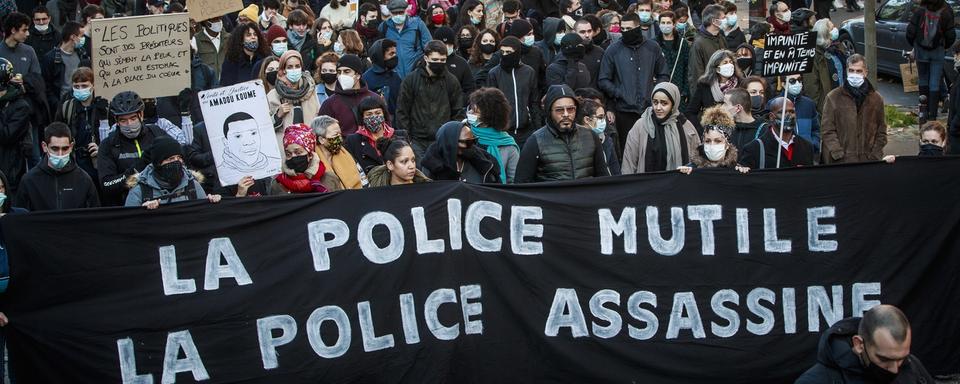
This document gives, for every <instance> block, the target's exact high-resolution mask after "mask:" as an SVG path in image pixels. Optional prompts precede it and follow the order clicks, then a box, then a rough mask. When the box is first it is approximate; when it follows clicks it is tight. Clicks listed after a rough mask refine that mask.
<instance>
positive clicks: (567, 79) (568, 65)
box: [547, 53, 591, 89]
mask: <svg viewBox="0 0 960 384" xmlns="http://www.w3.org/2000/svg"><path fill="white" fill-rule="evenodd" d="M590 78H591V76H590V71H589V70H587V66H586V65H585V64H584V63H583V60H581V61H577V62H573V61H571V60H570V59H568V58H567V57H566V56H565V55H564V54H563V53H560V54H558V55H557V56H556V58H555V59H554V61H553V63H551V64H550V66H549V67H547V86H548V87H549V86H551V85H560V84H566V85H567V86H569V87H570V88H571V89H580V88H590Z"/></svg>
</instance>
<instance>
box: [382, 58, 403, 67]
mask: <svg viewBox="0 0 960 384" xmlns="http://www.w3.org/2000/svg"><path fill="white" fill-rule="evenodd" d="M399 62H400V59H399V58H398V57H397V56H394V57H391V58H389V59H387V60H384V61H383V66H384V67H386V68H387V69H388V70H389V69H394V68H396V67H397V64H398V63H399Z"/></svg>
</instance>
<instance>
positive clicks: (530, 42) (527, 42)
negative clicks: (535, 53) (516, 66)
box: [523, 35, 536, 47]
mask: <svg viewBox="0 0 960 384" xmlns="http://www.w3.org/2000/svg"><path fill="white" fill-rule="evenodd" d="M535 42H536V39H534V37H533V35H526V36H524V37H523V45H526V46H528V47H532V46H533V43H535Z"/></svg>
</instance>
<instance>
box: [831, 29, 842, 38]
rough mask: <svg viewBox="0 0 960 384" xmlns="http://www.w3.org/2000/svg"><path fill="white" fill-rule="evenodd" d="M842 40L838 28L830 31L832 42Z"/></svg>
mask: <svg viewBox="0 0 960 384" xmlns="http://www.w3.org/2000/svg"><path fill="white" fill-rule="evenodd" d="M839 38H840V31H839V30H837V29H836V28H834V29H831V30H830V41H837V39H839Z"/></svg>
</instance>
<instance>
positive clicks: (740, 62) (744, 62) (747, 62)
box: [737, 57, 753, 71]
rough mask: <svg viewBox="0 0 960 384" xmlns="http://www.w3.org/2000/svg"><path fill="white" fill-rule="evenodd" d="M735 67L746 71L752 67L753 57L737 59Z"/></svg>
mask: <svg viewBox="0 0 960 384" xmlns="http://www.w3.org/2000/svg"><path fill="white" fill-rule="evenodd" d="M737 67H739V68H740V70H741V71H746V70H748V69H750V68H752V67H753V58H752V57H741V58H739V59H737Z"/></svg>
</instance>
